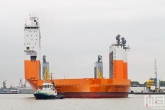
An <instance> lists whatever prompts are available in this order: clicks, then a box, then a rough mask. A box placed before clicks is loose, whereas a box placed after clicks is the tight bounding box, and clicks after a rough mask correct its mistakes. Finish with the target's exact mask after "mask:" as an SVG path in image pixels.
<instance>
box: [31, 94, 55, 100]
mask: <svg viewBox="0 0 165 110" xmlns="http://www.w3.org/2000/svg"><path fill="white" fill-rule="evenodd" d="M34 96H35V98H36V99H55V98H56V96H55V95H47V94H37V93H35V94H34Z"/></svg>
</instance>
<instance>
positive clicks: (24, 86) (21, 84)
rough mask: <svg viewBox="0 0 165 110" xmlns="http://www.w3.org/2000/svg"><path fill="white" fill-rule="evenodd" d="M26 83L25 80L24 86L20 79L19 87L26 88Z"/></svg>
mask: <svg viewBox="0 0 165 110" xmlns="http://www.w3.org/2000/svg"><path fill="white" fill-rule="evenodd" d="M26 83H27V81H26V80H25V83H24V84H23V83H22V79H20V81H19V85H20V86H21V88H26Z"/></svg>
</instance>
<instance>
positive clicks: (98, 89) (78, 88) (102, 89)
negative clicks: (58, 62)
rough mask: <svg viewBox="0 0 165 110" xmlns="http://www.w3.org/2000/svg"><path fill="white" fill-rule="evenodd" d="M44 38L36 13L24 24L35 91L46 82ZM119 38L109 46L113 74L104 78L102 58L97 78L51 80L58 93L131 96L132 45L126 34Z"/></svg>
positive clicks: (26, 56) (26, 63) (27, 75)
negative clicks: (42, 58)
mask: <svg viewBox="0 0 165 110" xmlns="http://www.w3.org/2000/svg"><path fill="white" fill-rule="evenodd" d="M40 39H41V35H40V25H39V21H38V18H37V17H36V16H35V15H34V14H33V15H31V16H30V20H29V21H28V22H26V23H25V27H24V69H25V79H26V80H27V81H28V83H29V84H30V86H31V87H32V88H33V89H34V91H37V89H38V88H42V83H43V82H44V80H42V79H41V61H40V50H41V46H40ZM116 40H117V44H113V45H111V46H110V50H109V78H103V71H102V70H101V69H102V68H101V66H100V62H99V60H100V59H99V60H98V62H97V65H95V68H94V70H95V78H77V79H52V80H49V81H52V82H54V85H55V89H56V90H57V92H58V94H62V95H64V96H65V97H66V98H115V97H116V98H119V97H120V98H121V97H128V93H129V90H130V80H129V79H128V66H127V65H128V63H127V51H128V50H129V48H128V47H125V44H126V41H125V39H124V38H121V39H120V35H118V36H117V37H116ZM120 40H121V42H120ZM43 62H44V61H43ZM101 63H102V62H101ZM45 64H46V63H44V64H43V65H42V66H45ZM46 66H47V65H46ZM46 66H45V67H46ZM45 67H43V68H45Z"/></svg>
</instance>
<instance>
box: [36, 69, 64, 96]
mask: <svg viewBox="0 0 165 110" xmlns="http://www.w3.org/2000/svg"><path fill="white" fill-rule="evenodd" d="M49 75H50V73H49V72H48V69H47V70H46V73H45V76H44V79H46V81H45V82H44V83H43V84H42V89H38V90H37V92H35V93H34V96H35V98H36V99H63V98H64V95H58V94H57V91H56V89H55V88H54V83H52V74H51V83H50V82H48V80H47V79H49V77H48V76H49Z"/></svg>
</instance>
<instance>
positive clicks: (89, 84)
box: [27, 78, 130, 98]
mask: <svg viewBox="0 0 165 110" xmlns="http://www.w3.org/2000/svg"><path fill="white" fill-rule="evenodd" d="M27 81H28V82H29V84H30V85H31V87H33V89H34V91H37V89H38V88H40V89H42V84H43V80H27ZM52 82H54V85H55V89H56V91H57V93H58V94H59V95H64V96H65V98H126V97H128V94H129V91H130V80H128V79H119V80H118V79H98V78H83V79H54V80H52Z"/></svg>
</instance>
